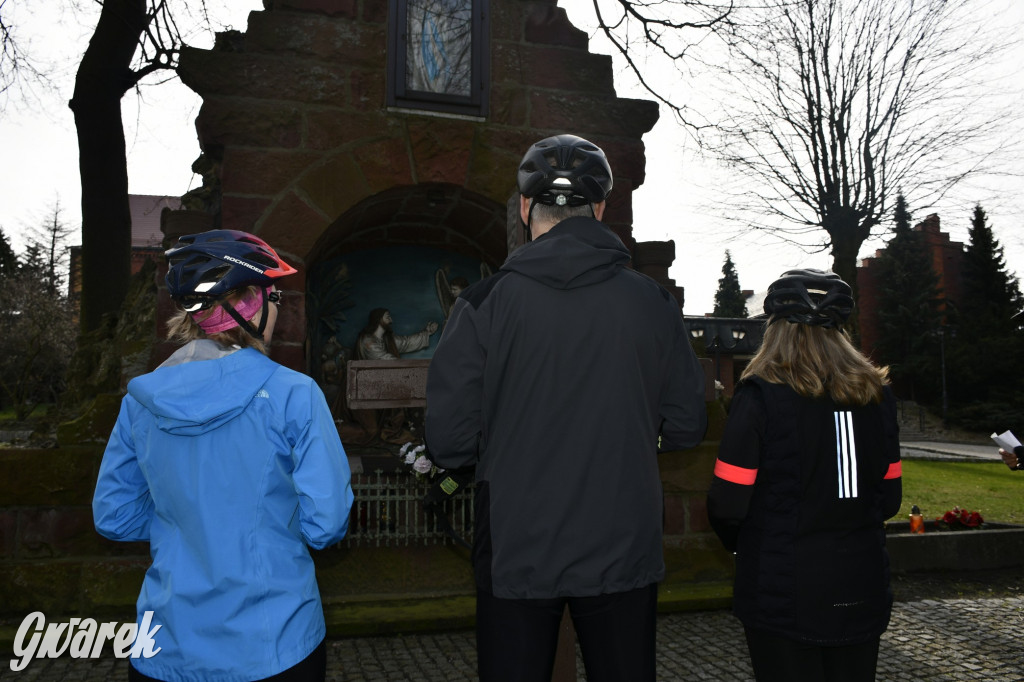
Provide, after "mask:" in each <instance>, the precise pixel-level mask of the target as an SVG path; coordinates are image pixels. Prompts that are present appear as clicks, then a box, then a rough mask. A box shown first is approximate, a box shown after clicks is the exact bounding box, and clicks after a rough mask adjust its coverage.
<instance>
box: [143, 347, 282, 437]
mask: <svg viewBox="0 0 1024 682" xmlns="http://www.w3.org/2000/svg"><path fill="white" fill-rule="evenodd" d="M183 358H184V361H182V359H183ZM277 368H278V365H277V363H275V362H274V361H273V360H271V359H270V358H268V357H266V356H265V355H263V354H262V353H260V352H259V351H257V350H254V349H252V348H243V349H241V350H236V351H233V352H230V353H227V354H225V352H224V351H223V350H220V349H219V347H218V346H217V345H216V344H215V343H214V342H212V341H209V340H206V339H203V340H199V341H193V342H191V343H189V344H188V345H186V346H184V347H182V348H181V349H179V350H178V351H177V352H176V353H175V354H174V355H172V356H171V358H169V359H168V361H167V362H166V363H164V364H163V365H161V366H160V367H158V368H157V369H156V370H154V371H152V372H150V373H149V374H144V375H142V376H140V377H136V378H135V379H132V380H131V381H130V382H128V394H129V395H131V396H132V397H133V398H135V399H136V400H137V401H139V403H141V404H142V406H143V407H145V408H146V409H147V410H149V411H150V412H152V413H153V416H154V417H156V423H157V426H158V427H159V428H160V430H162V431H166V432H168V433H173V434H175V435H182V436H194V435H198V434H201V433H206V432H207V431H212V430H213V429H216V428H217V427H219V426H220V425H221V424H223V423H225V422H228V421H230V420H232V419H234V418H235V417H236V416H238V415H239V414H240V413H241V412H242V411H243V410H244V409H245V408H246V407H247V406H248V405H249V403H250V402H251V401H252V399H253V398H254V397H256V394H257V393H259V391H260V389H261V388H262V387H263V385H264V384H265V383H266V382H267V380H268V379H269V378H270V376H271V375H272V374H273V373H274V372H275V371H276V370H277Z"/></svg>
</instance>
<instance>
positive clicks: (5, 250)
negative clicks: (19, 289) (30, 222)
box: [0, 227, 18, 282]
mask: <svg viewBox="0 0 1024 682" xmlns="http://www.w3.org/2000/svg"><path fill="white" fill-rule="evenodd" d="M17 269H18V254H16V253H14V247H12V246H11V242H10V241H9V240H8V239H7V235H6V234H4V228H2V227H0V282H2V281H3V280H4V279H6V278H8V277H12V276H13V275H14V273H15V271H16V270H17Z"/></svg>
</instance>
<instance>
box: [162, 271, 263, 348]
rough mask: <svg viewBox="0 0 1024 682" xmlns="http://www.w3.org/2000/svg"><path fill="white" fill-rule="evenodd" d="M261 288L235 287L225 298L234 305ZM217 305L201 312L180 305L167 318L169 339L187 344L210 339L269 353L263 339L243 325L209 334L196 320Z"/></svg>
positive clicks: (224, 344)
mask: <svg viewBox="0 0 1024 682" xmlns="http://www.w3.org/2000/svg"><path fill="white" fill-rule="evenodd" d="M259 291H260V288H259V287H255V286H251V287H246V288H244V289H235V290H234V291H232V292H231V293H229V294H228V295H227V296H226V297H225V299H226V300H227V302H228V303H229V304H231V305H234V304H235V303H237V302H238V301H240V300H242V298H244V297H246V296H253V295H259ZM215 308H216V306H213V307H210V308H207V309H206V310H203V311H201V312H199V313H195V317H193V313H189V312H186V311H185V310H184V309H182V308H181V307H180V306H179V307H178V309H177V310H175V311H174V313H173V314H172V315H171V316H170V318H168V320H167V340H168V341H173V342H174V343H179V344H182V345H184V344H186V343H188V342H190V341H195V340H196V339H210V340H211V341H214V342H216V343H217V345H219V346H221V347H222V348H231V347H232V346H239V347H241V348H255V349H256V350H258V351H259V352H261V353H263V354H264V355H266V354H267V347H266V345H265V344H264V343H263V339H257V338H256V337H254V336H252V335H251V334H249V333H248V332H247V331H245V330H244V329H242V328H241V327H232V328H231V329H225V330H224V331H222V332H218V333H216V334H207V333H206V332H204V331H203V329H202V327H200V326H199V324H198V323H197V322H196V318H198V319H200V320H203V319H205V318H206V317H208V316H209V315H211V314H212V313H213V311H214V310H215Z"/></svg>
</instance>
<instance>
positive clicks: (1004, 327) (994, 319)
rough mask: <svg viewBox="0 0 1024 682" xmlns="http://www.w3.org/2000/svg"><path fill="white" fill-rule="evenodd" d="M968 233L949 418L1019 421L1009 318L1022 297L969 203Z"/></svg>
mask: <svg viewBox="0 0 1024 682" xmlns="http://www.w3.org/2000/svg"><path fill="white" fill-rule="evenodd" d="M969 235H970V242H969V244H968V245H967V249H966V251H965V252H964V269H963V281H964V300H963V301H962V304H961V310H960V311H959V324H958V331H957V336H956V339H955V341H954V345H953V353H952V356H951V357H950V360H951V363H950V369H951V385H950V396H951V402H952V403H953V405H954V408H955V409H954V411H953V415H952V416H953V418H954V420H955V421H958V422H960V423H961V425H963V426H966V427H968V428H981V429H988V428H989V427H988V425H987V424H988V423H991V422H998V423H1000V424H1002V423H1006V424H1011V423H1012V424H1020V423H1024V399H1022V398H1021V396H1020V392H1019V391H1018V390H1017V388H1016V386H1014V385H1013V382H1012V381H1010V382H1008V381H1007V378H1008V377H1016V376H1019V375H1020V373H1021V372H1022V371H1024V330H1022V328H1021V321H1022V318H1016V319H1014V315H1016V314H1017V313H1018V312H1019V311H1020V310H1021V309H1022V308H1024V296H1022V295H1021V291H1020V285H1019V283H1018V281H1017V278H1016V277H1014V276H1013V275H1011V274H1010V273H1009V272H1007V269H1006V261H1005V259H1004V257H1003V247H1002V246H1001V245H1000V244H999V241H998V240H997V239H996V238H995V236H994V235H993V233H992V228H991V227H990V226H989V225H988V216H987V215H986V214H985V211H984V210H983V209H982V208H981V206H980V205H979V206H975V207H974V212H973V215H972V217H971V227H970V231H969ZM1022 317H1024V316H1022ZM1007 428H1010V427H1007Z"/></svg>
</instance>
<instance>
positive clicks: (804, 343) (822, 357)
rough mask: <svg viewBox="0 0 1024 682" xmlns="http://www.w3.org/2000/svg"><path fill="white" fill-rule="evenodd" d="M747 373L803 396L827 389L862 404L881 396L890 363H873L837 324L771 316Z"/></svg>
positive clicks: (821, 393) (843, 399) (843, 400)
mask: <svg viewBox="0 0 1024 682" xmlns="http://www.w3.org/2000/svg"><path fill="white" fill-rule="evenodd" d="M751 376H759V377H761V378H762V379H764V380H765V381H768V382H770V383H773V384H786V385H788V386H789V387H790V388H792V389H793V390H794V391H796V392H797V393H799V394H800V395H803V396H806V397H808V398H820V397H822V396H824V395H826V394H827V395H828V396H829V397H830V398H832V400H834V401H835V402H837V403H839V404H840V405H867V404H868V403H877V402H880V401H881V400H882V387H883V386H885V385H886V384H888V383H889V368H888V367H879V366H877V365H875V364H873V363H872V362H871V361H870V360H869V359H868V358H867V357H865V356H864V354H863V353H861V352H860V351H859V350H857V349H856V348H855V347H854V345H853V344H852V343H851V342H850V337H849V336H847V334H846V332H845V331H843V330H842V329H834V328H832V329H829V328H825V327H817V326H813V325H806V324H799V323H792V322H787V321H785V320H778V321H776V320H772V321H770V322H769V324H768V327H767V329H765V333H764V340H763V342H762V343H761V348H760V349H759V350H758V351H757V354H756V355H754V358H753V360H751V361H750V364H749V365H747V368H746V369H745V370H744V371H743V376H742V377H741V378H742V379H746V378H748V377H751Z"/></svg>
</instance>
